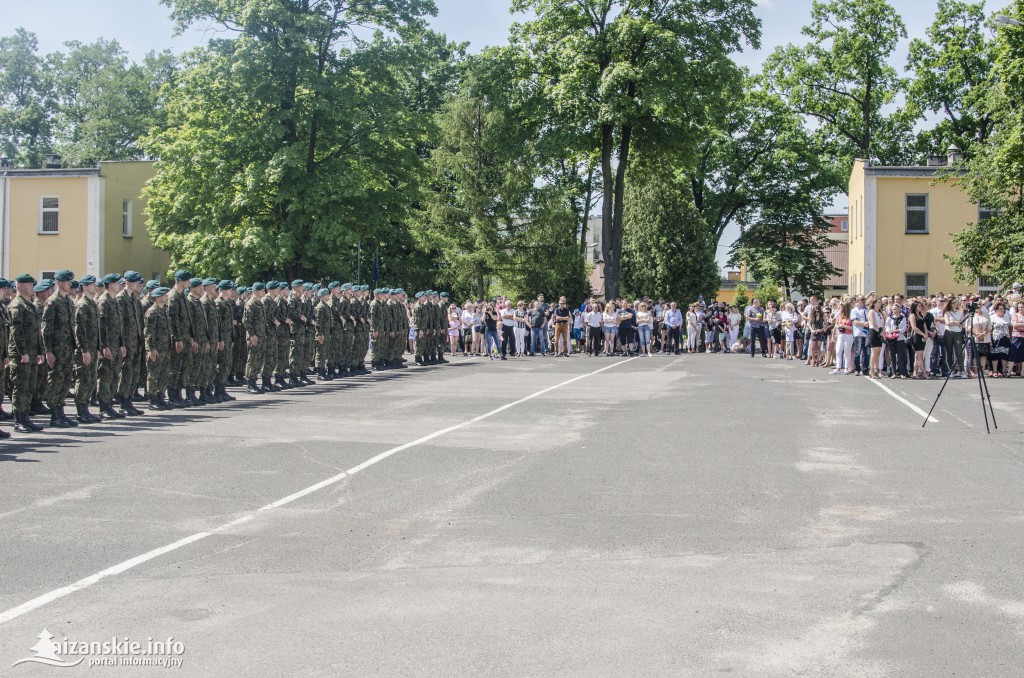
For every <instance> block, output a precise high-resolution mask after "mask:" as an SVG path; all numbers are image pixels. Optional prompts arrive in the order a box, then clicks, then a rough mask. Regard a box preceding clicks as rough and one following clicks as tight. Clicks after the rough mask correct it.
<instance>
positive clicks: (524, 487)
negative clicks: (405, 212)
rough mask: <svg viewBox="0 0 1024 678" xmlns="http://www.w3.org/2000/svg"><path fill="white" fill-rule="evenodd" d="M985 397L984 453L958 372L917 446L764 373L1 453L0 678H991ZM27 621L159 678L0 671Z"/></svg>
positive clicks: (160, 418)
mask: <svg viewBox="0 0 1024 678" xmlns="http://www.w3.org/2000/svg"><path fill="white" fill-rule="evenodd" d="M602 368H607V369H605V370H604V371H601V372H597V370H600V369H602ZM885 385H886V386H888V387H890V388H892V389H893V390H894V391H895V392H896V393H897V394H898V395H899V396H901V397H902V398H904V399H905V400H907V401H909V402H910V403H913V404H915V405H917V406H918V407H920V408H922V409H924V410H927V409H928V408H929V407H930V406H931V402H932V399H933V398H934V394H935V393H937V391H938V388H939V383H938V382H934V381H933V382H908V381H900V382H892V381H886V382H885ZM989 385H990V388H991V391H992V399H993V403H994V405H995V408H996V415H997V418H998V422H999V430H998V431H996V432H994V434H993V435H991V436H988V435H985V433H984V425H983V422H982V418H981V406H980V404H979V400H978V390H977V384H976V383H975V382H969V381H958V382H951V384H950V386H949V388H948V389H947V391H946V393H945V395H943V397H942V400H941V401H940V403H939V406H938V408H937V409H936V411H935V415H934V416H935V418H936V419H937V420H938V421H937V422H936V423H932V424H929V425H928V427H927V428H925V429H922V428H921V417H920V416H919V415H917V414H915V413H914V412H913V411H912V410H911V409H910V408H908V407H907V405H906V404H905V403H901V402H899V401H898V400H896V399H895V398H893V397H891V396H890V395H888V394H887V393H885V392H883V391H882V390H881V389H879V388H877V386H875V385H872V384H870V383H868V382H867V380H866V379H859V378H854V377H840V376H833V375H830V374H828V373H827V371H826V370H821V369H813V368H808V367H804V366H802V365H800V364H798V363H793V362H782V361H770V360H762V359H760V358H758V359H755V360H751V359H749V358H747V357H745V356H728V355H726V356H719V355H694V356H681V357H661V356H658V357H655V358H651V359H635V360H631V361H626V360H623V359H618V358H616V359H609V358H589V357H585V356H575V357H572V358H569V359H553V358H546V359H540V358H538V359H525V360H511V361H509V362H502V363H497V362H490V361H487V360H479V359H477V360H468V361H466V360H462V359H456V361H455V362H453V364H452V365H449V366H445V367H434V368H422V369H421V368H411V369H407V370H402V371H391V372H387V373H383V374H379V375H372V376H369V377H361V378H355V379H350V380H345V381H343V382H331V383H329V384H321V385H317V386H315V387H310V388H306V389H302V390H299V391H287V392H285V393H282V394H275V395H273V396H269V395H268V396H263V397H254V396H242V395H240V394H238V393H236V395H238V396H239V398H240V399H239V401H238V402H236V403H233V404H231V405H221V406H216V407H207V408H202V409H192V410H186V411H179V412H172V413H167V414H154V413H149V414H147V415H146V416H144V417H141V418H139V419H130V420H125V421H121V422H116V423H108V424H102V425H98V426H94V427H88V428H86V427H79V429H76V430H75V431H73V432H71V433H64V432H54V433H49V432H43V433H41V434H37V435H33V436H16V437H15V438H12V439H11V440H8V441H5V442H4V443H3V444H2V446H0V487H2V492H0V674H2V675H22V676H47V675H52V674H53V672H54V671H57V672H61V671H65V672H67V675H73V672H75V671H84V672H88V673H89V675H100V676H105V675H109V676H125V675H132V676H135V675H143V676H147V675H158V674H160V675H168V674H170V675H182V676H204V677H206V676H236V675H245V676H258V677H262V676H266V677H276V676H285V675H302V676H339V675H341V676H549V675H559V676H588V677H589V676H651V675H672V676H706V675H710V674H715V673H731V674H733V675H742V676H793V675H801V676H829V677H833V676H857V677H863V676H924V675H927V676H953V675H960V676H1019V675H1020V674H1021V668H1020V667H1021V666H1022V665H1024V586H1022V581H1021V562H1022V561H1024V499H1022V491H1021V490H1022V487H1024V380H998V381H992V382H990V384H989ZM410 443H412V444H410ZM374 459H376V460H375V461H373V462H372V464H370V465H368V466H364V462H368V461H370V460H374ZM353 469H359V470H358V471H357V472H354V473H352V472H350V471H352V470H353ZM328 479H330V480H329V481H328ZM325 481H328V482H325ZM318 484H319V485H318ZM304 490H310V491H309V492H307V493H304V494H301V495H300V496H295V494H296V493H302V492H303V491H304ZM196 535H202V536H201V537H196V538H195V540H194V541H191V542H189V543H180V544H179V542H181V540H189V538H190V537H195V536H196ZM172 544H177V545H176V546H174V547H173V548H168V549H166V552H160V553H159V554H158V555H152V553H153V552H154V550H156V549H162V548H163V547H169V545H172ZM143 554H150V555H149V556H147V557H146V558H145V559H143V560H142V561H139V562H135V561H132V559H135V558H137V557H139V556H142V555H143ZM119 564H129V565H131V566H130V567H125V568H116V569H117V571H115V572H110V573H108V574H109V576H104V577H102V578H95V577H93V578H92V579H89V578H90V577H92V576H93V575H96V574H97V573H102V572H104V571H105V570H107V569H108V568H112V567H115V566H118V565H119ZM76 582H78V583H80V584H81V585H79V584H76ZM72 584H75V586H74V587H73V588H74V589H75V590H69V589H65V588H64V587H68V586H69V585H72ZM55 592H56V593H55ZM33 601H34V602H33ZM27 603H31V604H30V605H28V607H27V608H25V607H21V606H24V605H26V604H27ZM4 611H6V614H7V615H8V618H6V619H5V617H4V614H5V612H4ZM12 611H16V612H17V613H12ZM18 611H20V612H18ZM44 628H45V629H47V630H48V631H49V632H50V633H51V634H52V635H53V636H54V640H55V641H60V640H62V639H64V638H67V639H69V640H70V641H103V640H108V639H110V638H111V637H115V636H116V637H117V638H125V637H127V638H130V639H131V640H141V641H143V642H145V641H146V639H147V638H156V639H164V638H166V637H168V636H172V637H173V638H174V639H175V640H177V641H180V642H181V643H182V646H183V648H184V651H183V653H182V654H181V655H180V658H181V660H182V665H181V666H180V667H179V668H173V669H168V668H152V667H149V668H147V667H141V666H123V665H122V666H94V667H92V668H87V667H88V661H89V659H90V658H91V655H88V656H87V655H80V654H65V655H62V656H61V657H60V659H61V661H68V662H70V661H74V660H76V659H78V658H84V661H83V663H82V664H80V665H79V666H77V667H75V668H69V669H56V668H53V667H51V666H46V665H42V664H40V663H35V662H27V663H22V664H19V665H18V666H16V667H12V666H11V665H12V664H13V663H14V662H16V661H18V660H19V659H23V658H28V657H32V656H34V654H35V653H34V652H33V651H32V650H31V648H33V647H34V646H35V645H36V643H37V642H38V640H37V637H38V635H39V634H40V632H41V631H42V630H43V629H44ZM62 675H63V674H62Z"/></svg>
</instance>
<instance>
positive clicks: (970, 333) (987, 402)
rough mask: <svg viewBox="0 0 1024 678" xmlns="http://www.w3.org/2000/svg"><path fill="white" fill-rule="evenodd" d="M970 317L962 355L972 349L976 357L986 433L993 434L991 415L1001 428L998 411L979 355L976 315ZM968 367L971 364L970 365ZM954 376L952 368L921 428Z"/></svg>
mask: <svg viewBox="0 0 1024 678" xmlns="http://www.w3.org/2000/svg"><path fill="white" fill-rule="evenodd" d="M970 318H971V320H970V322H969V323H968V325H969V327H968V328H966V329H965V330H964V332H965V333H966V334H967V337H966V338H967V341H965V342H964V347H963V350H962V351H961V355H962V356H964V354H966V352H967V349H968V348H970V349H971V357H972V358H974V368H975V372H977V374H978V392H979V393H980V394H981V413H982V416H984V417H985V433H988V434H991V433H992V429H990V428H989V426H988V418H989V415H990V414H991V416H992V426H994V427H995V429H996V430H997V431H998V430H999V424H997V423H996V411H995V408H993V407H992V396H991V395H990V394H989V392H988V382H987V381H986V380H985V372H984V371H983V370H982V369H981V356H979V355H978V345H977V344H976V343H975V341H974V315H973V314H972V315H971V316H970ZM989 359H990V360H991V356H990V357H989ZM946 360H947V364H948V360H949V358H948V356H946ZM954 364H955V363H954ZM965 364H966V361H965ZM968 367H970V366H969V365H968ZM952 376H953V372H952V370H950V372H949V376H947V377H946V380H945V381H944V382H942V388H940V389H939V395H937V396H935V402H934V403H932V409H930V410H928V416H926V417H925V418H924V423H923V424H921V428H924V427H925V426H927V425H928V420H929V419H931V418H932V412H934V411H935V406H936V405H938V404H939V398H941V397H942V392H943V391H945V390H946V384H948V383H949V379H950V377H952Z"/></svg>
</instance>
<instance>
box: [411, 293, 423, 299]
mask: <svg viewBox="0 0 1024 678" xmlns="http://www.w3.org/2000/svg"><path fill="white" fill-rule="evenodd" d="M413 298H414V299H422V298H423V292H417V293H416V294H415V295H413Z"/></svg>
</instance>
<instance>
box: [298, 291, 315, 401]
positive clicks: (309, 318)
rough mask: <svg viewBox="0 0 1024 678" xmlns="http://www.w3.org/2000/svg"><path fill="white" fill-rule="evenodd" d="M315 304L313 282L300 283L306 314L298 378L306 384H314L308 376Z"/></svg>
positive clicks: (313, 346) (310, 371)
mask: <svg viewBox="0 0 1024 678" xmlns="http://www.w3.org/2000/svg"><path fill="white" fill-rule="evenodd" d="M315 305H316V297H315V296H314V294H313V283H311V282H307V283H303V285H302V311H303V315H305V316H306V322H305V328H304V329H305V340H304V342H303V345H304V346H305V350H304V352H303V364H302V375H301V376H300V378H301V379H302V380H303V381H304V382H305V383H306V384H310V385H312V384H315V383H316V382H314V381H313V380H312V379H310V377H311V376H312V375H313V372H312V369H313V367H312V365H313V360H314V358H315V356H316V318H315V317H314V313H315V311H314V306H315Z"/></svg>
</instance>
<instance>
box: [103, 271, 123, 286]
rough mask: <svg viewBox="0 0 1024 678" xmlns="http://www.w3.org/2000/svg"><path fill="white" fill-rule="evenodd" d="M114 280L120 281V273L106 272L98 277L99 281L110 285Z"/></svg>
mask: <svg viewBox="0 0 1024 678" xmlns="http://www.w3.org/2000/svg"><path fill="white" fill-rule="evenodd" d="M116 282H121V275H120V274H118V273H108V274H106V275H105V276H103V277H102V278H100V283H102V284H104V285H110V284H112V283H116Z"/></svg>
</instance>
